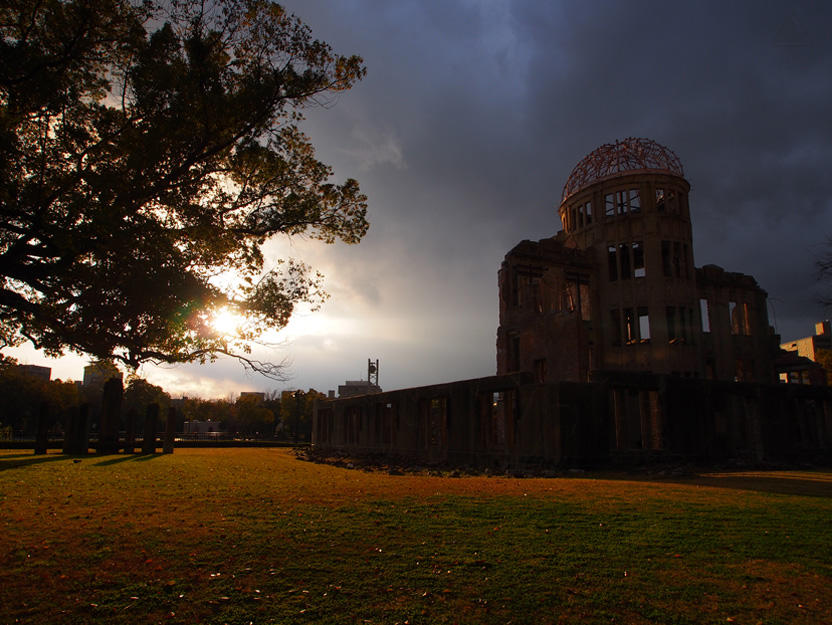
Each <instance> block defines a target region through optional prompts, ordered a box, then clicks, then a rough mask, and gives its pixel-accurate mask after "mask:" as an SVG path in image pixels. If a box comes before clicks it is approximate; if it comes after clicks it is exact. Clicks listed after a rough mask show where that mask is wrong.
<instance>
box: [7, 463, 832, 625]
mask: <svg viewBox="0 0 832 625" xmlns="http://www.w3.org/2000/svg"><path fill="white" fill-rule="evenodd" d="M830 518H832V474H830V473H823V472H765V473H729V474H716V473H712V474H703V475H700V476H696V477H693V478H689V479H684V480H678V481H671V480H659V481H650V480H647V479H644V478H643V477H641V478H638V479H633V478H631V477H628V476H622V475H605V476H603V479H602V478H601V477H599V476H593V475H591V474H587V475H586V476H581V478H579V479H571V478H570V479H566V478H557V479H515V478H494V477H492V478H488V477H462V478H448V477H430V476H425V475H401V476H392V475H387V474H384V473H368V472H363V471H355V470H348V469H343V468H337V467H333V466H329V465H317V464H312V463H308V462H302V461H299V460H297V459H295V458H294V456H293V455H292V453H291V452H290V451H288V450H283V449H246V450H201V449H187V450H186V449H182V450H177V452H176V453H175V454H174V455H171V456H152V457H148V456H136V457H126V456H125V457H119V456H109V457H104V458H101V457H87V458H83V459H80V461H75V460H73V459H71V458H67V457H65V456H59V455H49V456H45V457H33V456H31V455H28V454H26V453H17V452H0V565H2V566H0V623H14V622H27V623H45V622H49V623H97V622H100V623H105V622H106V623H135V622H171V623H176V622H181V623H192V622H203V623H249V622H253V623H321V622H324V623H328V622H332V623H354V622H358V623H361V622H368V623H396V622H400V623H404V622H408V623H454V622H459V623H467V622H470V623H506V622H514V623H558V622H589V623H609V622H615V623H622V622H624V623H726V622H737V623H758V622H759V623H807V624H809V623H812V624H814V623H824V622H826V623H832V590H830V588H832V583H830V582H832V527H830V523H829V519H830Z"/></svg>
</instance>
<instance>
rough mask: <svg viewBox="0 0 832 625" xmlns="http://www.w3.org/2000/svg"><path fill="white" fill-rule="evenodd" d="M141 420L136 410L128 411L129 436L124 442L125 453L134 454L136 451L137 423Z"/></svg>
mask: <svg viewBox="0 0 832 625" xmlns="http://www.w3.org/2000/svg"><path fill="white" fill-rule="evenodd" d="M138 419H139V413H138V412H136V409H135V408H131V409H130V410H128V411H127V436H126V438H125V440H124V453H127V454H132V453H133V452H134V451H136V421H138Z"/></svg>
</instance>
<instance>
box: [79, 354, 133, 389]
mask: <svg viewBox="0 0 832 625" xmlns="http://www.w3.org/2000/svg"><path fill="white" fill-rule="evenodd" d="M112 378H117V379H118V380H121V381H122V382H123V381H124V374H123V373H122V372H121V371H120V370H119V368H118V367H116V366H115V365H114V364H113V363H111V362H109V361H107V360H99V361H98V362H92V363H90V364H89V365H87V366H86V367H84V381H83V386H85V387H87V386H99V385H101V386H103V385H104V383H105V382H107V380H110V379H112Z"/></svg>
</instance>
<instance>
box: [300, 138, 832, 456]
mask: <svg viewBox="0 0 832 625" xmlns="http://www.w3.org/2000/svg"><path fill="white" fill-rule="evenodd" d="M689 192H690V185H689V184H688V182H687V181H686V180H685V178H684V172H683V170H682V165H681V162H680V161H679V159H678V158H677V157H676V155H675V154H673V153H672V152H671V151H670V150H668V149H667V148H664V147H662V146H660V145H658V144H656V143H655V142H653V141H649V140H645V139H626V140H624V141H619V142H616V143H615V144H611V145H605V146H601V147H600V148H598V149H597V150H595V151H593V152H592V153H591V154H589V155H588V156H587V157H586V158H584V159H583V160H582V161H581V162H580V163H579V164H578V165H577V166H576V167H575V169H574V170H573V171H572V174H571V175H570V176H569V178H568V180H567V182H566V185H565V186H564V189H563V194H562V197H561V203H560V206H559V209H558V213H559V217H560V221H561V224H562V230H561V231H560V232H558V233H557V234H556V235H555V236H553V237H550V238H546V239H541V240H539V241H521V242H520V243H518V244H517V245H516V246H515V247H514V248H513V249H512V250H510V251H509V252H508V254H507V255H506V257H505V260H504V261H503V263H502V265H501V267H500V270H499V274H498V282H499V311H500V317H499V319H500V321H499V328H498V330H497V375H496V376H492V377H488V378H479V379H475V380H464V381H459V382H449V383H447V384H438V385H433V386H426V387H419V388H412V389H403V390H398V391H389V392H380V393H372V394H370V393H369V392H365V393H362V394H360V395H356V396H353V397H349V396H346V394H345V393H343V392H341V397H340V398H339V399H330V400H327V401H320V402H318V403H317V404H316V407H315V412H314V416H313V432H312V442H313V446H314V447H315V448H316V449H320V450H322V451H334V452H341V453H344V452H345V453H350V454H377V455H383V456H387V457H391V456H399V457H404V458H407V459H408V460H409V461H410V460H414V461H416V462H424V463H450V464H457V465H458V464H469V465H477V466H488V467H490V466H497V467H510V466H529V465H561V466H564V465H565V466H575V465H588V466H598V465H604V464H611V463H615V462H618V461H623V462H643V461H645V460H650V459H664V460H669V461H679V460H684V461H705V462H712V461H722V460H726V459H732V458H741V459H743V460H747V461H751V462H764V461H772V462H781V461H787V462H792V461H796V460H802V461H808V460H811V459H813V458H819V459H822V460H824V461H828V460H829V459H830V457H832V389H830V388H822V387H811V386H803V385H788V384H777V383H776V382H777V375H776V373H775V372H776V368H775V358H776V357H777V353H778V345H777V343H778V339H777V337H776V335H775V334H774V332H773V330H772V329H771V328H770V327H769V323H768V314H767V303H766V293H765V291H763V290H762V289H761V288H760V287H759V285H758V284H757V282H756V281H755V280H754V278H753V277H751V276H748V275H744V274H740V273H732V272H728V271H725V270H724V269H722V268H720V267H717V266H716V265H704V266H703V267H696V266H695V264H694V258H693V238H692V229H691V219H690V205H689V197H688V194H689ZM813 345H814V344H813ZM796 348H797V347H795V349H796Z"/></svg>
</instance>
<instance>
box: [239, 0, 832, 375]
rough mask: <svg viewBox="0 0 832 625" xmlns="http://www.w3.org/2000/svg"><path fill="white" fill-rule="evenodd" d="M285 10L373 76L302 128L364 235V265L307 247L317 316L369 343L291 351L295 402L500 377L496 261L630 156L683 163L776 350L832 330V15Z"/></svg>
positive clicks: (799, 7)
mask: <svg viewBox="0 0 832 625" xmlns="http://www.w3.org/2000/svg"><path fill="white" fill-rule="evenodd" d="M286 6H287V8H288V9H289V10H290V11H294V12H295V13H296V14H297V15H298V16H299V17H300V18H301V19H303V20H304V21H305V22H306V23H307V24H308V25H309V26H310V28H311V29H312V32H313V33H314V35H315V36H316V37H319V38H320V39H322V40H324V41H327V42H328V43H330V44H331V45H332V46H333V47H334V48H335V50H336V51H338V52H341V53H346V54H352V53H355V54H360V55H362V56H363V57H364V59H365V61H366V64H367V68H368V74H367V77H366V78H365V79H364V80H363V81H362V82H361V83H359V84H358V85H357V86H356V87H355V88H354V89H352V90H350V91H349V92H346V93H343V94H340V95H339V96H338V97H337V98H335V99H334V100H333V101H331V102H330V103H329V105H328V106H326V107H319V108H311V109H309V110H308V111H307V115H308V120H307V123H306V125H305V129H306V130H307V132H308V133H309V134H310V136H311V137H312V139H313V142H314V143H315V145H316V146H317V148H318V153H319V156H320V157H321V158H322V160H324V161H325V162H327V163H329V164H331V165H332V166H333V167H334V169H335V173H336V177H337V178H339V179H343V178H345V177H348V176H351V177H355V178H357V179H358V180H359V181H360V183H361V186H362V189H363V190H364V191H365V193H367V195H368V196H369V219H370V221H371V229H370V232H369V234H368V235H367V237H366V238H365V240H364V241H363V242H362V243H361V244H360V245H358V246H343V245H340V246H339V245H336V246H332V247H328V248H325V249H318V248H314V247H310V246H299V248H298V251H299V252H302V253H303V254H304V255H306V256H307V257H308V258H309V260H310V262H311V263H312V264H313V265H315V266H321V268H323V269H324V270H325V272H326V273H327V275H328V278H329V290H330V292H331V293H332V295H333V297H332V299H331V300H330V302H328V303H327V305H326V306H325V307H324V310H323V311H322V314H323V315H329V316H335V317H338V318H344V319H346V318H357V319H358V320H359V321H360V322H361V324H363V325H362V326H361V329H360V330H357V331H356V332H354V333H353V334H350V335H344V336H333V337H331V339H330V341H329V343H327V344H326V345H324V342H325V341H326V337H324V336H320V335H316V336H310V337H305V338H299V339H297V340H295V341H293V342H292V343H291V344H290V345H289V346H287V350H288V352H289V353H290V354H291V356H292V359H293V362H294V365H293V370H294V372H295V376H296V377H295V380H294V382H293V383H295V384H297V385H300V386H309V385H313V386H316V387H319V388H323V387H325V386H326V387H329V388H333V387H334V386H335V385H337V383H338V382H339V381H341V380H343V379H344V378H347V377H356V375H359V374H360V372H361V371H363V367H364V366H365V364H366V358H367V357H369V356H373V357H376V356H378V357H380V358H381V359H382V385H383V386H384V387H385V388H392V387H402V386H411V385H414V384H424V383H430V382H438V381H442V380H451V379H460V378H465V377H473V376H477V375H485V374H488V373H491V372H493V371H494V369H495V357H494V335H495V331H496V326H497V289H496V273H497V270H498V268H499V264H500V261H501V259H502V257H503V255H504V254H505V253H506V252H507V251H508V250H509V249H510V248H511V247H512V246H513V245H515V244H516V243H517V242H518V241H520V240H521V239H524V238H530V239H538V238H542V237H545V236H549V235H551V234H554V233H555V232H556V231H557V230H559V229H560V224H559V222H558V220H557V216H556V207H557V205H558V204H559V201H560V194H561V189H562V187H563V184H564V182H565V181H566V178H567V177H568V175H569V173H570V171H571V169H572V168H573V167H574V165H575V164H576V163H577V162H578V161H579V160H580V159H581V158H582V157H583V156H585V155H586V154H587V153H589V152H590V151H592V150H593V149H594V148H595V147H597V146H598V145H600V144H603V143H609V142H613V141H615V140H616V139H620V138H624V137H628V136H643V137H649V138H652V139H654V140H656V141H658V142H659V143H661V144H663V145H666V146H668V147H670V148H671V149H672V150H674V151H675V152H676V153H677V154H678V155H679V157H680V158H681V160H682V162H683V165H684V168H685V173H686V177H687V178H688V180H689V181H690V183H691V185H692V190H691V213H692V219H693V225H694V242H695V256H696V262H697V264H698V265H703V264H708V263H714V264H718V265H721V266H723V267H725V268H726V269H728V270H730V271H742V272H745V273H750V274H752V275H754V276H755V277H756V278H757V281H758V282H759V283H760V285H761V286H762V287H763V288H764V289H766V290H767V291H768V292H769V294H770V296H771V302H772V308H773V315H772V317H774V316H775V315H776V321H777V327H778V330H779V331H780V332H781V333H782V335H783V338H784V340H785V339H787V338H794V337H796V336H802V335H806V334H808V333H809V332H810V331H811V330H812V327H813V326H812V323H813V322H814V321H815V320H816V319H818V318H820V317H821V315H822V314H823V310H822V309H821V307H820V305H819V304H818V295H819V291H818V285H817V283H816V273H815V268H814V262H815V260H816V259H817V258H818V257H819V256H820V255H821V254H822V253H823V252H824V249H825V245H826V240H827V237H828V236H829V235H830V234H832V176H830V175H829V173H828V170H829V165H828V164H829V163H830V162H832V115H830V111H832V81H830V80H829V68H830V67H832V38H830V37H829V35H828V33H829V32H830V31H832V4H829V3H827V2H806V1H804V2H790V3H785V2H779V1H777V2H774V1H771V2H761V1H753V2H752V1H746V2H731V3H725V2H696V3H669V2H658V1H637V0H629V1H628V2H600V1H599V2H592V1H588V2H563V3H554V2H525V1H517V2H508V1H507V2H487V1H484V0H483V1H477V0H458V1H454V2H450V1H449V2H444V1H443V2H425V1H423V0H418V1H417V0H397V1H396V2H387V1H384V0H344V1H340V2H330V1H328V0H292V1H290V2H286ZM772 321H774V318H772ZM223 374H225V372H223Z"/></svg>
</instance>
